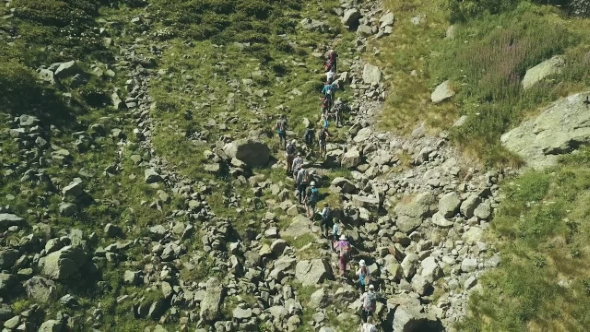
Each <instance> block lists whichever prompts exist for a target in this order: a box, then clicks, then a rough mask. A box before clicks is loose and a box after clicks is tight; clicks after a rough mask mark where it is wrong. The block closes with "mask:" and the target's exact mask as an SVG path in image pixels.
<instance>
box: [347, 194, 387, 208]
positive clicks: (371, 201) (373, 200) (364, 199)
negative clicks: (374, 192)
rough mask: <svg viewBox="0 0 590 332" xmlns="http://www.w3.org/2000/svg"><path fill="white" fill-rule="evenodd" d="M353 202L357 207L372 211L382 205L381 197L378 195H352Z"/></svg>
mask: <svg viewBox="0 0 590 332" xmlns="http://www.w3.org/2000/svg"><path fill="white" fill-rule="evenodd" d="M352 203H353V204H354V205H356V206H357V207H364V208H366V209H368V210H371V211H377V210H379V207H380V205H381V204H380V202H379V198H377V197H369V196H360V195H352Z"/></svg>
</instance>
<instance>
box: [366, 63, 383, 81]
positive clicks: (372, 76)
mask: <svg viewBox="0 0 590 332" xmlns="http://www.w3.org/2000/svg"><path fill="white" fill-rule="evenodd" d="M363 81H364V82H365V83H367V84H373V83H374V84H378V83H380V82H381V69H379V67H377V66H375V65H372V64H368V63H367V64H365V67H364V68H363Z"/></svg>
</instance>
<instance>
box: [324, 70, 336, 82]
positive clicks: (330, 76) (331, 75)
mask: <svg viewBox="0 0 590 332" xmlns="http://www.w3.org/2000/svg"><path fill="white" fill-rule="evenodd" d="M334 77H336V73H334V71H333V70H329V71H328V72H327V73H326V81H328V82H329V83H330V84H332V82H334Z"/></svg>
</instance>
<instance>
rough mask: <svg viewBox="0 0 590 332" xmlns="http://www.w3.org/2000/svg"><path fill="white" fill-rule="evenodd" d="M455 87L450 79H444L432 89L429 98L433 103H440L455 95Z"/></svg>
mask: <svg viewBox="0 0 590 332" xmlns="http://www.w3.org/2000/svg"><path fill="white" fill-rule="evenodd" d="M455 93H456V92H455V89H454V88H453V85H452V84H451V81H448V80H447V81H444V82H442V83H441V84H440V85H439V86H437V87H436V89H434V91H433V92H432V94H431V95H430V100H431V101H432V102H433V103H435V104H438V103H442V102H443V101H445V100H447V99H450V98H452V97H453V96H454V95H455Z"/></svg>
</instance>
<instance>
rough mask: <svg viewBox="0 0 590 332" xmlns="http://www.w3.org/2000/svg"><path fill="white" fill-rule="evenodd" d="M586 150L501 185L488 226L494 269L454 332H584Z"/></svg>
mask: <svg viewBox="0 0 590 332" xmlns="http://www.w3.org/2000/svg"><path fill="white" fill-rule="evenodd" d="M589 161H590V150H588V149H585V150H583V151H582V152H581V153H579V154H577V155H573V156H570V157H568V158H566V159H564V160H562V161H561V163H560V166H558V167H557V168H555V169H551V170H547V171H535V172H530V173H527V174H526V175H524V176H523V177H521V178H519V179H517V180H516V181H514V183H511V184H507V185H506V187H505V188H506V189H505V194H506V199H505V200H504V201H503V203H502V205H501V206H500V208H499V209H498V213H497V215H496V217H495V218H494V223H493V224H492V235H493V237H494V238H495V240H494V245H496V246H497V248H498V249H499V250H500V252H501V253H502V261H501V264H500V266H499V267H498V268H497V269H495V270H493V271H492V272H489V273H488V274H487V275H485V276H484V278H483V279H482V280H481V285H482V291H481V292H475V293H473V295H472V296H471V300H470V314H469V317H468V318H467V319H466V320H465V321H464V322H462V323H461V324H459V326H458V327H459V330H460V331H541V330H547V331H585V330H586V327H587V326H588V324H589V323H590V316H588V315H587V310H588V309H589V308H590V282H589V281H590V273H589V272H588V271H589V269H588V268H589V262H590V260H589V258H590V246H588V240H589V239H590V225H588V223H587V217H586V216H587V213H588V203H589V202H590V195H588V189H590V180H588V179H589V175H590V171H589V168H588V166H590V163H589Z"/></svg>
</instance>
